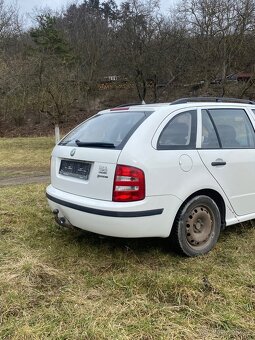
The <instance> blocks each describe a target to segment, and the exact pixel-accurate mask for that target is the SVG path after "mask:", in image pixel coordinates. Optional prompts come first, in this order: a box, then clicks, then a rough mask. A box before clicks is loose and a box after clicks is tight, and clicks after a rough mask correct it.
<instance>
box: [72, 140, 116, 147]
mask: <svg viewBox="0 0 255 340" xmlns="http://www.w3.org/2000/svg"><path fill="white" fill-rule="evenodd" d="M75 143H76V144H77V145H78V146H80V147H85V148H86V147H90V146H91V147H93V146H94V147H98V148H112V149H114V148H115V145H114V144H113V143H104V142H81V141H79V140H78V139H77V140H76V141H75Z"/></svg>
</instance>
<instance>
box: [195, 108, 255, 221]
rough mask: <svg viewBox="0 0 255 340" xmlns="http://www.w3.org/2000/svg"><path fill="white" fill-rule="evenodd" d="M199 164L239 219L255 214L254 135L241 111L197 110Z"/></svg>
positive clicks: (245, 115)
mask: <svg viewBox="0 0 255 340" xmlns="http://www.w3.org/2000/svg"><path fill="white" fill-rule="evenodd" d="M200 118H201V119H199V121H200V122H201V125H202V126H201V141H200V146H199V148H198V153H199V155H200V157H201V160H202V162H203V163H204V165H205V166H206V168H207V169H208V171H209V172H210V173H211V175H212V176H213V177H214V178H215V179H216V181H217V182H218V183H219V185H220V186H221V188H222V189H223V190H224V192H225V193H226V195H227V197H228V199H229V201H230V203H231V205H232V207H233V209H234V210H235V212H236V214H237V215H239V216H242V215H246V214H251V213H254V212H255V132H254V127H253V125H252V123H251V120H250V118H249V115H248V114H247V112H246V110H245V109H242V108H234V107H233V108H227V107H223V108H208V109H202V110H201V111H200Z"/></svg>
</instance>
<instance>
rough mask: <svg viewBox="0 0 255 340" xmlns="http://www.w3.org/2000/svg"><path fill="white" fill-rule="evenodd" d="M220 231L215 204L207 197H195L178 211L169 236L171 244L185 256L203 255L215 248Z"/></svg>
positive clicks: (218, 215) (219, 216)
mask: <svg viewBox="0 0 255 340" xmlns="http://www.w3.org/2000/svg"><path fill="white" fill-rule="evenodd" d="M220 230H221V215H220V211H219V208H218V206H217V204H216V203H215V202H214V201H213V200H212V199H211V198H210V197H208V196H204V195H200V196H196V197H194V198H192V199H191V200H190V201H189V202H188V203H187V204H185V205H184V206H183V207H182V208H181V209H180V210H179V212H178V214H177V216H176V219H175V222H174V225H173V228H172V232H171V235H170V238H171V243H172V245H173V246H174V248H175V249H176V250H177V251H178V252H180V253H182V254H184V255H186V256H198V255H203V254H206V253H208V252H209V251H210V250H211V249H212V248H213V247H214V246H215V244H216V242H217V240H218V238H219V235H220Z"/></svg>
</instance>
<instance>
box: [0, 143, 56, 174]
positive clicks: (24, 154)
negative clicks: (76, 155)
mask: <svg viewBox="0 0 255 340" xmlns="http://www.w3.org/2000/svg"><path fill="white" fill-rule="evenodd" d="M53 145H54V139H53V138H49V137H39V138H0V160H1V162H0V179H2V178H8V177H18V176H19V177H23V176H39V175H43V174H45V173H46V172H49V163H50V154H51V150H52V148H53Z"/></svg>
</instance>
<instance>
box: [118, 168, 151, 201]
mask: <svg viewBox="0 0 255 340" xmlns="http://www.w3.org/2000/svg"><path fill="white" fill-rule="evenodd" d="M144 197H145V177H144V172H143V171H142V170H140V169H138V168H134V167H132V166H126V165H117V167H116V171H115V178H114V183H113V195H112V200H113V201H114V202H132V201H140V200H143V199H144Z"/></svg>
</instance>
